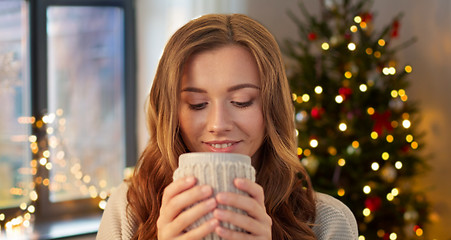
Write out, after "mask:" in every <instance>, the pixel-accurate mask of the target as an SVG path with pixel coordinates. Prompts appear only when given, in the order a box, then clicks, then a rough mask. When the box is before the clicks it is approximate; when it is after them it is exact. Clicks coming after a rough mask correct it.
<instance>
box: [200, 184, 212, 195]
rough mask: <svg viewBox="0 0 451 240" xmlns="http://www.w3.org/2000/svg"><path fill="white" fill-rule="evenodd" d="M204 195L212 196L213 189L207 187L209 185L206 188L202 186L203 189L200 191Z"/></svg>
mask: <svg viewBox="0 0 451 240" xmlns="http://www.w3.org/2000/svg"><path fill="white" fill-rule="evenodd" d="M200 190H201V191H202V192H203V193H206V194H207V193H208V194H210V193H211V187H210V186H207V185H205V186H202V188H201V189H200Z"/></svg>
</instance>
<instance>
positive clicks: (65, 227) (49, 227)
mask: <svg viewBox="0 0 451 240" xmlns="http://www.w3.org/2000/svg"><path fill="white" fill-rule="evenodd" d="M101 218H102V215H94V216H89V217H80V218H75V219H67V220H61V221H51V222H41V223H35V224H34V226H33V227H30V228H32V230H31V231H30V230H27V229H25V230H23V229H15V230H13V231H12V232H11V231H10V232H8V233H5V231H3V229H2V232H1V234H0V239H3V238H4V237H6V238H5V239H62V238H70V237H76V236H82V235H89V234H91V235H94V234H96V233H97V230H98V229H99V225H100V220H101Z"/></svg>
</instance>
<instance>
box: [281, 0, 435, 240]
mask: <svg viewBox="0 0 451 240" xmlns="http://www.w3.org/2000/svg"><path fill="white" fill-rule="evenodd" d="M320 2H321V4H320V6H321V14H320V15H319V16H314V15H312V14H309V11H308V10H307V9H306V8H305V6H304V5H303V4H302V2H301V3H300V4H299V6H300V12H301V14H300V15H301V16H302V17H303V18H299V17H297V16H296V14H295V13H293V12H290V16H291V18H292V19H293V20H294V21H295V23H296V25H297V27H298V30H299V39H296V40H287V41H286V42H285V45H284V48H285V49H284V50H285V52H286V54H287V55H288V57H289V60H290V61H289V62H290V63H291V64H289V65H288V66H287V73H288V77H289V81H290V84H291V87H292V91H293V101H294V106H295V109H296V124H297V136H298V145H299V148H298V154H299V158H300V160H301V162H302V163H303V164H304V166H305V167H306V169H307V170H308V171H309V173H310V175H311V178H312V182H313V185H314V188H315V189H316V190H317V191H320V192H325V193H328V194H330V195H332V196H335V197H337V198H338V199H340V200H341V201H342V202H344V203H345V204H346V205H347V206H348V207H349V208H350V209H351V211H352V212H353V213H354V215H355V217H356V219H357V223H358V228H359V239H360V240H363V239H391V240H393V239H422V238H424V235H423V234H424V227H425V224H426V223H427V222H428V214H429V210H428V208H429V203H428V201H427V199H426V197H425V192H424V191H421V190H418V189H417V188H416V187H415V186H414V183H413V181H412V179H413V178H414V177H417V176H418V175H419V174H421V173H423V172H424V170H426V169H427V164H426V162H425V157H424V156H422V155H421V154H420V150H421V149H422V147H423V143H422V141H421V134H420V133H419V132H418V130H417V129H415V124H416V123H417V122H418V118H419V117H418V109H417V108H418V107H417V105H418V104H417V103H415V102H412V101H410V100H409V101H408V96H407V94H406V88H407V86H408V80H407V78H408V75H409V73H410V72H411V71H412V67H411V66H409V65H403V66H400V64H399V62H398V61H397V59H396V53H397V52H398V51H399V50H400V49H402V48H404V47H406V46H407V45H409V44H411V43H413V42H414V41H415V39H414V38H412V39H411V40H409V41H407V42H402V43H399V44H398V45H397V46H396V39H397V37H398V35H399V27H400V19H401V14H400V15H398V16H395V17H394V18H393V19H392V21H391V22H390V24H388V25H387V26H385V27H383V28H382V29H381V30H379V31H378V30H376V29H375V26H374V19H373V18H374V16H375V15H374V13H372V12H371V11H370V7H371V2H370V1H368V0H356V1H350V0H335V1H334V0H329V1H328V0H321V1H320Z"/></svg>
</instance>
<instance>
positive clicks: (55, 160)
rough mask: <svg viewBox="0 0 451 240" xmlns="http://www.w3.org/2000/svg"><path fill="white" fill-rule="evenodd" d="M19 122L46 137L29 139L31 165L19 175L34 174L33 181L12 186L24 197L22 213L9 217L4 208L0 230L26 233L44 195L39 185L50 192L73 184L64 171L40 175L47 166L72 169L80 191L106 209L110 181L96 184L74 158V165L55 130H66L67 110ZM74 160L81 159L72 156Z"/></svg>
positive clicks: (31, 137)
mask: <svg viewBox="0 0 451 240" xmlns="http://www.w3.org/2000/svg"><path fill="white" fill-rule="evenodd" d="M18 122H19V123H20V124H29V125H31V126H32V127H34V128H36V129H37V130H38V131H44V132H45V133H46V137H43V138H42V139H39V137H38V136H36V135H30V136H29V137H28V139H27V140H28V142H29V147H30V150H31V152H32V156H33V157H32V159H31V160H30V161H29V166H25V167H23V168H21V170H20V171H19V174H29V175H31V176H32V179H33V181H32V182H30V183H29V184H25V183H20V184H16V185H19V186H14V187H12V188H11V189H9V193H10V194H11V195H14V196H16V197H20V198H21V199H22V200H23V202H21V203H20V204H19V209H20V212H19V213H18V214H16V215H15V216H7V214H6V213H3V212H1V210H0V230H2V229H1V228H2V227H4V230H5V234H6V235H7V236H8V234H14V233H13V232H14V231H21V232H24V231H23V229H24V228H25V229H27V228H30V227H31V226H32V223H33V220H34V218H35V216H34V214H35V212H36V211H37V209H36V208H37V201H38V199H39V197H40V196H39V194H38V191H37V187H38V186H42V187H46V188H48V189H49V192H58V191H60V190H61V188H62V187H61V185H62V184H65V183H67V184H74V183H69V182H68V181H69V180H68V177H69V176H66V175H64V174H55V175H54V176H53V177H52V179H50V178H49V177H42V176H41V175H40V174H38V172H39V168H45V169H46V170H47V171H50V170H52V169H53V168H54V166H55V164H59V165H60V166H62V167H66V168H67V169H69V171H68V172H70V174H71V175H72V176H71V177H73V178H74V179H76V180H77V184H74V185H76V186H78V188H79V189H80V192H81V193H82V194H83V195H84V196H86V195H88V196H89V197H91V198H93V199H98V200H99V201H98V207H99V208H100V209H102V210H103V209H105V206H106V204H107V202H106V199H107V198H108V196H109V192H110V191H111V189H107V181H106V180H103V179H102V180H100V181H99V182H98V184H94V183H93V182H92V181H91V180H92V178H91V176H89V175H88V174H85V173H84V172H83V171H82V166H81V164H80V162H79V161H78V162H77V161H72V162H70V164H67V160H66V159H67V158H71V157H69V156H67V154H66V153H65V151H64V150H61V149H62V148H61V149H58V147H59V146H60V145H61V142H62V141H60V139H58V136H57V135H56V134H55V132H58V131H59V132H64V130H65V127H66V126H65V124H66V120H65V118H64V117H63V110H62V109H58V110H57V111H56V113H50V114H46V115H44V116H43V117H42V118H41V119H36V118H35V117H20V118H18ZM48 136H50V137H48ZM56 149H58V151H53V152H55V154H54V155H55V156H51V153H52V151H51V150H56ZM71 159H77V158H73V157H72V158H71ZM25 232H26V231H25Z"/></svg>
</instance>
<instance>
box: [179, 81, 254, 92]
mask: <svg viewBox="0 0 451 240" xmlns="http://www.w3.org/2000/svg"><path fill="white" fill-rule="evenodd" d="M243 88H255V89H258V90H260V87H259V86H257V85H254V84H250V83H243V84H238V85H235V86H232V87H229V88H228V89H227V92H233V91H236V90H239V89H243ZM182 92H195V93H207V91H206V90H204V89H202V88H196V87H186V88H183V89H182Z"/></svg>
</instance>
